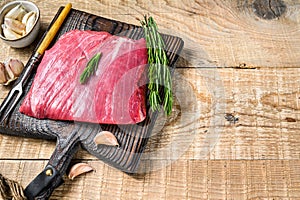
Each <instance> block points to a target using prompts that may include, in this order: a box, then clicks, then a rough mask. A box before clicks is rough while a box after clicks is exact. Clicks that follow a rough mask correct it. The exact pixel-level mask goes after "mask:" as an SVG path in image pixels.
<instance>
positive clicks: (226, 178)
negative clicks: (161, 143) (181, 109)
mask: <svg viewBox="0 0 300 200" xmlns="http://www.w3.org/2000/svg"><path fill="white" fill-rule="evenodd" d="M84 162H88V163H89V164H90V165H91V166H93V167H94V168H95V169H96V172H92V173H87V174H84V175H81V176H79V177H77V178H75V179H74V180H73V181H71V180H68V179H66V180H65V184H64V185H62V186H61V187H59V188H58V189H57V190H55V192H54V193H53V195H52V197H51V198H50V199H53V200H54V199H68V200H72V199H90V198H91V197H92V198H93V199H153V198H157V199H208V198H209V199H241V200H242V199H289V198H290V199H292V198H298V197H299V195H300V182H299V180H300V179H299V178H300V177H299V176H300V174H299V168H300V161H288V160H282V161H278V160H259V161H258V160H248V161H242V160H230V161H229V160H215V161H204V160H178V161H175V162H173V163H172V164H171V165H166V166H165V167H164V168H162V169H159V170H155V169H154V170H153V171H152V172H151V173H146V174H140V175H138V176H136V177H131V176H128V175H125V174H124V173H122V172H120V171H118V170H116V169H114V168H111V167H109V166H107V165H105V164H103V163H102V162H100V161H84ZM44 164H46V163H45V162H44V161H32V160H28V161H6V162H3V161H0V168H1V169H5V170H2V173H3V175H4V176H5V177H7V178H10V179H13V180H16V181H19V182H20V183H21V184H22V185H26V184H27V183H28V182H29V181H30V180H31V178H33V174H35V173H38V172H39V171H40V170H42V169H43V165H44ZM149 164H151V163H149ZM83 188H84V189H83Z"/></svg>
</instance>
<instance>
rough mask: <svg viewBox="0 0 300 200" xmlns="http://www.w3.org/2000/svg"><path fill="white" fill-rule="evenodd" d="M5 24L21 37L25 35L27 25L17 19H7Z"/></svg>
mask: <svg viewBox="0 0 300 200" xmlns="http://www.w3.org/2000/svg"><path fill="white" fill-rule="evenodd" d="M4 24H5V26H6V27H8V28H10V29H11V30H12V31H14V32H16V33H17V34H19V35H23V34H24V33H25V31H26V26H25V24H23V23H22V22H20V21H18V20H16V19H11V18H5V19H4Z"/></svg>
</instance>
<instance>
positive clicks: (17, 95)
mask: <svg viewBox="0 0 300 200" xmlns="http://www.w3.org/2000/svg"><path fill="white" fill-rule="evenodd" d="M71 8H72V4H71V3H68V4H67V5H66V6H65V8H64V9H63V11H62V12H61V14H60V15H59V17H58V18H57V20H56V21H55V22H54V24H53V25H52V26H51V28H50V30H49V31H48V32H47V33H46V36H45V38H44V40H43V41H42V43H41V45H40V46H39V48H38V50H37V51H36V53H35V54H34V55H33V57H31V58H30V62H28V63H27V65H26V66H25V70H24V72H23V74H24V75H23V76H22V78H20V79H19V80H18V82H17V84H16V85H15V86H14V87H13V88H12V89H11V90H10V92H9V94H8V96H7V98H6V99H5V100H4V102H3V104H2V107H1V109H0V116H1V115H3V114H4V113H5V115H4V116H3V117H2V121H3V120H5V119H6V118H7V116H8V115H9V113H10V112H11V111H12V109H13V108H14V107H15V105H16V104H17V102H18V101H19V100H20V99H21V96H22V94H23V88H24V86H25V84H26V83H27V81H28V78H29V76H30V75H31V72H32V70H33V69H34V68H35V67H37V66H38V63H39V62H40V61H41V57H42V56H43V54H44V52H45V50H46V49H47V47H48V46H49V45H50V43H51V42H52V40H53V38H54V37H55V35H56V33H57V32H58V30H59V28H60V26H61V25H62V23H63V22H64V20H65V18H66V16H67V15H68V13H69V12H70V10H71ZM10 103H11V105H10V106H9V107H8V105H9V104H10ZM7 107H8V110H5V108H7Z"/></svg>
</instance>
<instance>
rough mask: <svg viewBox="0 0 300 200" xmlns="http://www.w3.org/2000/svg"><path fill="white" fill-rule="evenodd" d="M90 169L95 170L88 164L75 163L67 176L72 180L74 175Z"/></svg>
mask: <svg viewBox="0 0 300 200" xmlns="http://www.w3.org/2000/svg"><path fill="white" fill-rule="evenodd" d="M90 171H95V169H94V168H93V167H91V166H90V165H89V164H87V163H77V164H75V165H73V166H72V167H71V169H70V172H69V175H68V178H69V179H71V180H73V179H74V178H75V177H77V176H79V175H81V174H84V173H87V172H90Z"/></svg>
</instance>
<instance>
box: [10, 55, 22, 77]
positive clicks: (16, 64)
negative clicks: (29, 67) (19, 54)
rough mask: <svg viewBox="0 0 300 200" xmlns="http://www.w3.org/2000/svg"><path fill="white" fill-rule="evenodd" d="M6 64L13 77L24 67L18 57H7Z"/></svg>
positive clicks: (17, 75) (18, 74)
mask: <svg viewBox="0 0 300 200" xmlns="http://www.w3.org/2000/svg"><path fill="white" fill-rule="evenodd" d="M7 66H8V68H9V69H10V70H11V72H12V73H13V74H14V77H19V76H20V74H21V73H22V71H23V69H24V64H23V63H22V62H21V61H20V60H18V59H12V58H11V59H9V61H8V63H7Z"/></svg>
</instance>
